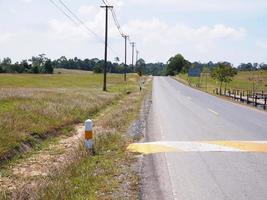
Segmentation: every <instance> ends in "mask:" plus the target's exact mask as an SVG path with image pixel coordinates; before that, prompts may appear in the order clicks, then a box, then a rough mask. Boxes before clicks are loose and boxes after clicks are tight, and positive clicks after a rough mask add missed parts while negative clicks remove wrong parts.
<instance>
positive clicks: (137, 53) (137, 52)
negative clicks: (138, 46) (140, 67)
mask: <svg viewBox="0 0 267 200" xmlns="http://www.w3.org/2000/svg"><path fill="white" fill-rule="evenodd" d="M135 53H136V62H135V63H137V61H138V59H139V57H138V56H139V51H137V50H136V52H135Z"/></svg>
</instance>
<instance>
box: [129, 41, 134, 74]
mask: <svg viewBox="0 0 267 200" xmlns="http://www.w3.org/2000/svg"><path fill="white" fill-rule="evenodd" d="M130 44H131V45H132V70H133V71H134V46H135V42H131V43H130Z"/></svg>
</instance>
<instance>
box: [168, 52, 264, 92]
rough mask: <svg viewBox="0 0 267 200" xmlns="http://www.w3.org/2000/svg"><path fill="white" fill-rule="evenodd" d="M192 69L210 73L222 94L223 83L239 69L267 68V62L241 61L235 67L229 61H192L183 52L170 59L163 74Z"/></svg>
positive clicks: (184, 71) (172, 74) (227, 81)
mask: <svg viewBox="0 0 267 200" xmlns="http://www.w3.org/2000/svg"><path fill="white" fill-rule="evenodd" d="M190 69H199V71H200V72H204V73H209V74H210V75H211V77H212V78H213V79H214V80H216V81H218V82H219V92H220V94H221V92H222V85H223V83H229V82H231V81H232V79H233V77H234V76H235V75H237V73H238V71H257V70H267V64H265V63H260V64H259V63H253V64H252V63H241V64H240V65H239V66H238V67H237V68H235V67H234V66H233V65H232V64H231V63H229V62H218V63H213V62H208V63H200V62H193V63H191V62H189V61H188V60H186V59H185V58H184V57H183V56H182V55H181V54H177V55H175V56H173V57H171V58H170V59H169V60H168V62H167V64H166V66H165V68H164V72H163V74H165V75H171V76H174V75H177V74H179V73H188V72H189V70H190Z"/></svg>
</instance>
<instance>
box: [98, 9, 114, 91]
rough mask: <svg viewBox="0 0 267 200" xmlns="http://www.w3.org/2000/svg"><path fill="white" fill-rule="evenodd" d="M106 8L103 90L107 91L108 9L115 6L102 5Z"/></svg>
mask: <svg viewBox="0 0 267 200" xmlns="http://www.w3.org/2000/svg"><path fill="white" fill-rule="evenodd" d="M100 7H101V8H105V9H106V27H105V65H104V83H103V91H107V57H108V9H109V8H113V6H108V5H105V6H100Z"/></svg>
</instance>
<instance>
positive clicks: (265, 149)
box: [133, 77, 267, 200]
mask: <svg viewBox="0 0 267 200" xmlns="http://www.w3.org/2000/svg"><path fill="white" fill-rule="evenodd" d="M152 96H153V97H152V98H153V99H152V100H153V105H152V109H151V113H150V116H149V122H148V128H147V133H146V141H145V142H146V143H144V144H136V145H137V146H135V147H133V148H136V149H137V151H138V150H139V151H140V152H143V153H144V154H145V155H144V166H143V175H144V178H143V191H142V192H143V195H142V199H149V200H151V199H153V200H154V199H160V200H162V199H179V200H180V199H181V200H221V199H229V200H230V199H233V200H239V199H240V200H246V199H248V200H252V199H253V200H266V199H267V142H266V141H267V113H265V112H263V111H260V110H255V109H253V108H250V107H246V106H244V105H238V104H235V103H231V102H227V101H225V100H222V99H220V98H217V97H214V96H212V95H209V94H206V93H204V92H200V91H198V90H195V89H192V88H190V87H187V86H185V85H183V84H181V83H178V82H177V81H175V80H173V79H171V78H169V77H155V78H154V81H153V95H152ZM138 145H139V146H138Z"/></svg>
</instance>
